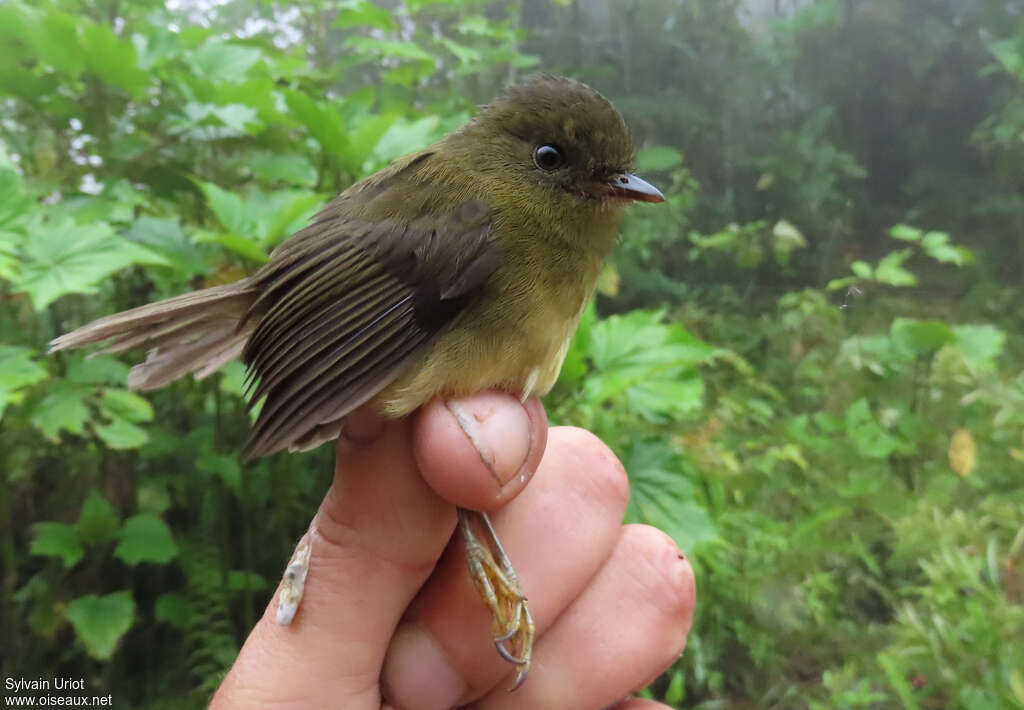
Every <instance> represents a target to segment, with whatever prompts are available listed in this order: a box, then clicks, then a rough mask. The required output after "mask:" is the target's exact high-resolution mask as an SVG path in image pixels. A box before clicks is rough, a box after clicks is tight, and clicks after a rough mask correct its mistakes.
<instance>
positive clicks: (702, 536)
mask: <svg viewBox="0 0 1024 710" xmlns="http://www.w3.org/2000/svg"><path fill="white" fill-rule="evenodd" d="M623 463H624V464H625V467H626V470H627V471H628V472H629V481H630V489H631V494H630V499H629V505H628V507H627V508H626V520H627V521H630V522H642V523H646V524H648V525H653V526H655V527H657V528H659V529H661V530H663V531H665V532H666V533H668V534H669V535H670V536H671V537H672V539H673V540H675V542H676V544H677V545H679V548H680V549H681V550H683V551H685V552H687V553H690V554H692V553H693V551H694V548H696V547H697V546H698V545H701V544H704V543H707V542H710V541H712V540H715V539H717V538H718V531H717V529H716V528H715V524H714V522H713V521H712V520H711V517H710V516H709V515H708V513H707V511H706V510H704V508H702V507H701V506H700V505H699V504H698V503H697V502H696V501H695V500H694V499H693V486H692V484H691V483H690V481H689V479H687V478H686V476H685V475H683V472H682V470H681V468H680V461H679V457H678V456H677V455H676V454H675V452H673V451H672V449H671V448H670V447H669V445H668V444H667V443H666V442H665V441H663V440H661V439H650V440H641V441H636V442H634V443H633V444H631V445H630V447H629V448H628V449H627V450H626V452H625V453H624V455H623Z"/></svg>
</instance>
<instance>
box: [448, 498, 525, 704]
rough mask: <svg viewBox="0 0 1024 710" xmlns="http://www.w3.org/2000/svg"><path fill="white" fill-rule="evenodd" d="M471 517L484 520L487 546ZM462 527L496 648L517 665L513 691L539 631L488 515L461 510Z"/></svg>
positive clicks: (469, 559) (467, 559)
mask: <svg viewBox="0 0 1024 710" xmlns="http://www.w3.org/2000/svg"><path fill="white" fill-rule="evenodd" d="M470 516H479V517H480V518H481V519H482V527H483V529H484V531H485V535H484V537H485V539H486V542H487V545H486V546H485V545H483V544H482V543H481V542H480V541H479V540H478V539H477V538H476V535H475V534H474V533H473V531H472V528H471V526H470V523H469V519H470ZM459 526H460V529H461V530H462V533H463V540H464V542H465V544H466V561H467V563H468V565H469V572H470V576H471V577H472V579H473V582H474V584H475V585H476V588H477V591H478V592H479V593H480V596H481V598H482V599H483V601H484V603H485V604H487V607H488V608H489V609H490V610H491V618H492V627H493V629H494V633H493V637H492V638H493V641H494V647H495V649H497V651H498V655H500V656H501V657H502V658H503V659H505V660H506V661H507V662H509V663H511V664H512V665H514V666H516V677H515V681H514V682H513V685H512V687H511V688H510V689H509V690H515V689H516V688H518V687H519V686H520V685H521V684H522V682H523V681H524V680H525V679H526V674H527V673H528V672H529V670H530V658H531V655H532V651H533V637H534V633H535V628H534V623H533V617H532V616H531V614H530V609H529V607H528V606H527V604H526V596H525V595H524V594H523V592H522V589H521V588H520V586H519V578H518V576H517V575H516V572H515V569H513V567H512V563H511V562H510V561H509V559H508V556H507V555H506V554H505V551H504V549H502V547H501V543H500V542H499V541H498V537H497V535H496V534H495V532H494V528H493V527H492V526H491V522H490V520H489V519H488V518H487V516H486V515H485V514H484V513H475V512H472V511H465V510H462V509H459ZM495 558H497V559H495ZM510 642H511V643H510Z"/></svg>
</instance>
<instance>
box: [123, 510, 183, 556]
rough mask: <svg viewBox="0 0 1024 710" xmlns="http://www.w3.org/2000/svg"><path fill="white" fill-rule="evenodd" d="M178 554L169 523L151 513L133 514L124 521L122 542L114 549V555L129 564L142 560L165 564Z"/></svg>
mask: <svg viewBox="0 0 1024 710" xmlns="http://www.w3.org/2000/svg"><path fill="white" fill-rule="evenodd" d="M177 554H178V546H177V544H175V542H174V537H173V536H172V535H171V530H170V528H168V527H167V523H165V522H164V521H163V520H161V519H160V518H158V517H156V516H155V515H150V514H149V513H140V514H139V515H133V516H132V517H130V518H128V519H127V520H126V521H124V527H123V528H122V529H121V542H120V543H119V544H118V546H117V549H115V550H114V556H115V557H119V558H120V559H122V560H124V562H125V563H126V564H129V565H137V564H139V563H140V562H155V563H157V564H163V563H165V562H170V561H171V560H172V559H174V557H175V556H176V555H177Z"/></svg>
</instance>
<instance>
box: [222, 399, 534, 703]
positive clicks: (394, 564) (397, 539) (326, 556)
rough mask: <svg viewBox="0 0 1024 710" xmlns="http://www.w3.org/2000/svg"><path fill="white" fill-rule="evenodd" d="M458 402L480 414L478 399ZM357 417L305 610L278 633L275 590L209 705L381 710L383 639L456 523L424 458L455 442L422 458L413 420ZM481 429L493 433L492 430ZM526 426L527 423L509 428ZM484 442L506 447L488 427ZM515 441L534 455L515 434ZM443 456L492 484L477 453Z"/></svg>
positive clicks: (343, 450) (332, 492) (320, 527)
mask: <svg viewBox="0 0 1024 710" xmlns="http://www.w3.org/2000/svg"><path fill="white" fill-rule="evenodd" d="M483 398H484V399H483V405H482V406H485V407H498V408H500V409H507V408H512V409H513V411H512V412H511V413H509V412H504V411H503V412H501V413H500V414H499V415H496V416H495V417H493V420H494V421H495V422H502V421H513V422H514V421H515V419H516V417H517V416H518V417H519V418H520V419H522V420H528V416H529V415H528V414H527V412H526V410H525V409H524V408H523V406H522V405H521V404H520V403H519V402H518V400H515V399H514V398H513V399H512V401H511V402H508V401H502V402H500V403H498V404H495V403H494V402H493V400H492V399H490V398H489V396H487V395H484V396H483ZM463 403H464V404H465V406H466V407H467V408H468V409H469V410H470V411H473V408H474V406H475V400H474V397H467V398H465V399H464V400H463ZM442 415H443V412H440V411H435V412H433V413H431V414H428V415H427V417H426V418H425V419H421V420H419V422H418V423H417V425H418V426H423V425H428V426H429V425H430V421H429V419H430V418H431V417H433V416H442ZM354 421H356V423H358V424H359V426H358V427H356V428H357V429H359V430H360V431H358V432H354V433H355V436H354V437H351V438H353V439H354V443H352V445H348V446H339V449H338V463H337V467H336V470H335V478H334V482H333V484H332V485H331V488H330V489H329V490H328V492H327V495H326V497H325V498H324V501H323V503H322V504H321V506H320V509H319V511H318V512H317V515H316V517H315V519H314V521H313V523H312V525H311V527H310V532H309V533H308V534H307V536H306V537H307V538H308V539H309V540H310V541H311V543H312V557H311V560H310V564H309V572H308V576H307V578H306V584H305V594H304V597H303V600H302V606H301V608H300V609H299V612H298V614H297V615H296V617H295V620H294V622H293V623H292V624H291V625H290V626H287V627H281V626H278V625H277V624H276V623H274V615H275V610H276V608H277V597H278V595H279V593H280V592H278V594H277V595H275V598H274V599H273V600H272V601H271V603H270V605H269V606H268V609H267V612H266V613H265V614H264V616H263V618H262V619H261V620H260V621H259V622H258V623H257V625H256V627H255V628H254V629H253V631H252V633H251V634H250V636H249V638H248V639H247V640H246V643H245V646H244V647H243V648H242V651H241V653H240V654H239V657H238V659H237V661H236V662H235V665H234V666H233V668H232V669H231V671H230V673H229V674H228V676H227V677H226V678H225V680H224V683H223V684H222V686H221V688H220V689H219V691H218V693H217V696H216V697H215V698H214V703H213V706H214V707H254V706H258V705H266V704H282V705H284V706H293V707H328V706H330V707H334V706H338V705H339V704H340V705H341V706H344V707H346V708H349V707H351V708H361V707H368V708H369V707H372V708H377V707H379V703H380V698H379V691H378V681H379V677H380V670H381V664H382V662H383V658H384V653H385V651H386V649H387V645H388V641H389V640H390V638H391V636H392V634H393V632H394V629H395V626H396V625H397V623H398V620H399V619H400V617H401V614H402V612H403V610H404V609H405V608H406V607H407V606H408V604H409V602H410V600H411V599H412V598H413V596H414V595H415V593H416V591H417V590H418V589H419V588H420V587H421V586H422V585H423V583H424V581H425V580H426V579H427V577H428V576H429V575H430V573H431V570H432V569H433V568H434V565H435V563H436V562H437V559H438V557H439V556H440V554H441V552H442V551H443V550H444V548H445V545H446V544H447V542H448V540H449V538H450V537H451V534H452V531H453V530H454V527H455V511H454V508H453V507H452V505H451V504H450V503H449V502H447V501H445V500H443V499H442V498H440V497H439V496H438V495H437V493H435V492H434V490H433V489H431V488H430V486H428V485H427V483H426V482H425V480H424V478H423V476H422V475H421V472H420V470H419V468H418V465H417V459H418V458H421V457H422V458H423V459H424V461H426V462H430V461H438V460H441V459H442V458H443V457H442V456H440V455H439V454H438V453H437V452H431V451H429V449H431V448H432V447H435V446H444V445H447V444H448V443H450V442H433V441H429V440H422V439H419V440H417V445H418V446H419V447H420V448H423V449H426V450H427V451H425V452H419V454H423V455H422V456H418V455H417V452H416V451H414V447H413V433H412V432H413V428H414V424H413V422H412V421H411V420H403V421H390V422H376V423H372V422H371V423H368V422H366V421H364V420H359V419H357V420H354ZM481 426H482V427H483V428H484V429H485V430H486V429H487V428H488V426H489V425H488V424H487V422H486V421H485V422H484V423H483V424H482V425H481ZM529 429H530V425H529V424H523V423H522V422H520V423H519V425H518V428H513V432H515V431H527V430H529ZM347 433H348V432H347ZM484 435H485V436H488V437H492V438H493V439H494V440H495V441H499V440H498V439H497V437H494V436H493V433H492V432H486V431H485V433H484ZM508 445H509V446H510V447H512V448H519V449H524V448H525V449H527V450H529V444H527V445H526V447H524V445H523V442H522V441H521V440H519V439H517V437H516V435H515V434H513V435H512V436H510V437H509V441H508ZM497 446H498V451H499V453H500V455H501V456H505V453H504V450H503V449H502V448H501V444H500V443H499V444H498V445H497ZM448 455H449V456H450V457H451V463H452V464H453V465H458V466H459V469H460V471H461V472H462V475H464V476H466V478H467V479H469V483H468V484H467V486H468V487H471V488H472V487H474V486H475V487H479V486H480V483H479V481H480V480H483V481H487V480H491V479H492V473H491V471H490V470H489V468H488V467H487V465H486V464H485V463H484V461H483V460H482V459H481V458H480V455H479V454H478V453H477V451H476V450H475V449H474V448H473V447H472V446H465V445H464V446H463V447H462V448H461V449H460V450H458V451H455V452H453V453H449V454H448ZM528 455H532V453H531V454H528ZM506 458H507V456H506ZM466 459H468V460H466ZM431 475H432V472H431ZM455 489H457V487H455Z"/></svg>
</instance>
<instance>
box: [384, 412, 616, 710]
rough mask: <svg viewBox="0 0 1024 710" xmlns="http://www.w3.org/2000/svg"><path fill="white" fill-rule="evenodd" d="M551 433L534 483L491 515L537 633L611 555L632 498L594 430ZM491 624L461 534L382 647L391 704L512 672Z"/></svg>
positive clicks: (445, 697)
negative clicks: (390, 640)
mask: <svg viewBox="0 0 1024 710" xmlns="http://www.w3.org/2000/svg"><path fill="white" fill-rule="evenodd" d="M548 437H549V438H548V446H547V449H546V450H545V454H544V458H543V460H542V461H541V464H540V467H539V469H538V471H537V474H536V475H535V476H534V480H533V482H532V483H531V485H530V486H529V487H528V488H527V489H526V490H525V491H523V493H522V494H521V495H520V496H519V497H518V498H516V499H515V500H514V501H513V502H512V503H510V504H509V505H508V506H507V507H505V508H503V509H502V510H501V511H499V512H498V513H496V514H495V515H494V516H493V519H494V524H495V527H496V528H497V531H498V534H499V536H500V537H501V540H502V543H503V544H504V546H505V549H506V551H507V552H508V555H509V557H510V558H511V560H512V562H513V564H514V565H515V566H516V569H517V570H518V572H519V576H520V580H521V581H522V584H523V587H524V589H525V592H526V594H527V596H528V597H529V600H530V609H531V611H532V613H533V616H534V620H535V622H536V624H537V629H538V632H539V633H543V631H544V629H546V628H547V627H549V626H550V625H551V624H552V623H553V622H554V619H555V618H556V617H557V616H558V615H559V614H560V613H561V612H562V610H563V609H565V608H566V607H567V606H568V605H569V604H570V603H571V602H572V601H573V599H575V598H576V597H577V596H578V595H579V594H580V593H581V591H582V590H583V589H584V588H585V587H586V586H587V584H588V582H589V581H590V579H591V578H592V577H593V576H594V575H595V574H596V573H597V571H598V570H599V569H600V568H601V567H602V565H603V564H604V563H605V561H606V559H607V558H608V556H609V555H610V554H611V551H612V549H613V548H614V546H615V543H616V540H617V538H618V535H619V529H620V522H621V520H622V515H623V512H624V511H625V507H626V501H627V498H628V496H629V490H628V484H627V479H626V474H625V471H624V470H623V468H622V465H621V464H620V463H619V462H618V460H617V459H616V458H615V456H614V454H612V453H611V451H610V450H609V449H608V448H607V447H606V446H605V445H604V444H603V443H601V441H600V440H599V439H597V438H596V437H595V436H594V435H593V434H590V433H589V432H586V431H583V430H582V429H573V428H568V427H558V428H555V429H552V430H551V431H550V432H549V435H548ZM490 629H491V624H490V616H489V613H488V611H487V609H486V607H485V606H484V605H483V603H482V602H481V600H480V598H479V597H478V595H477V592H476V589H475V588H474V586H473V584H472V582H471V581H470V579H469V575H468V574H467V571H466V560H465V553H464V551H463V548H462V545H461V541H459V542H454V543H453V544H452V545H450V546H449V548H448V549H447V550H446V551H445V555H444V557H443V558H442V560H441V562H440V563H439V565H438V568H437V570H436V571H435V573H434V575H433V576H432V577H431V579H430V581H429V582H428V583H427V585H426V586H425V587H424V589H423V590H422V591H421V592H420V594H419V596H418V597H417V598H416V600H415V602H413V605H412V607H411V608H410V610H409V613H408V615H407V617H406V620H405V621H404V622H403V624H402V625H401V626H400V627H399V630H398V631H397V633H396V636H395V640H394V642H393V644H392V646H391V648H390V650H389V651H388V657H387V659H386V661H385V668H384V675H383V683H384V687H385V696H386V697H387V698H388V700H389V702H391V703H392V704H393V705H394V706H395V707H398V708H403V709H405V710H411V709H416V710H427V709H431V710H432V709H435V708H449V707H452V706H454V705H457V704H461V703H466V702H468V701H470V700H472V699H473V698H476V697H480V696H481V695H483V694H484V693H486V692H487V691H488V690H489V689H490V688H491V687H493V686H494V684H495V683H497V682H499V681H500V680H501V679H502V678H503V677H504V676H505V674H506V673H507V672H508V670H509V665H508V664H507V663H505V662H504V661H503V660H502V659H501V658H500V657H499V656H498V654H497V653H496V652H495V649H494V645H493V643H492V640H491V630H490ZM529 683H530V681H529V680H527V685H529ZM509 684H510V683H509ZM506 687H507V685H506ZM516 695H518V693H516ZM523 707H529V706H528V705H524V706H523Z"/></svg>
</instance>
